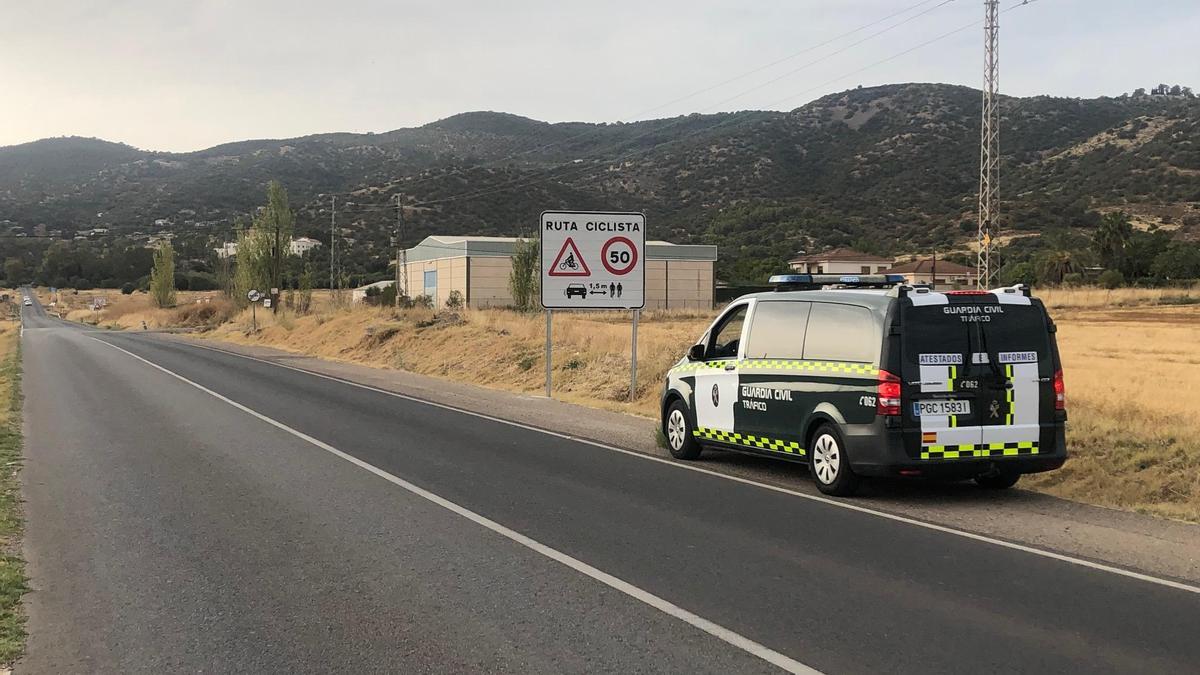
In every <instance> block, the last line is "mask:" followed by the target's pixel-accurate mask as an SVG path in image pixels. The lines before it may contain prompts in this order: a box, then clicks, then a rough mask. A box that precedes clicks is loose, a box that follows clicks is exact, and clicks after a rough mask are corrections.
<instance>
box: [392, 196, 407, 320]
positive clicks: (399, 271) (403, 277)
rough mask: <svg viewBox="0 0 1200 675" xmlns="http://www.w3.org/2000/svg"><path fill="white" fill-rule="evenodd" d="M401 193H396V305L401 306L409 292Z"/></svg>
mask: <svg viewBox="0 0 1200 675" xmlns="http://www.w3.org/2000/svg"><path fill="white" fill-rule="evenodd" d="M402 196H403V195H401V194H400V193H396V237H395V239H396V307H397V308H399V307H400V298H401V297H404V296H407V295H408V293H407V292H406V291H407V290H408V288H407V286H408V264H407V263H408V251H407V250H405V248H404V206H403V205H402V204H401V197H402Z"/></svg>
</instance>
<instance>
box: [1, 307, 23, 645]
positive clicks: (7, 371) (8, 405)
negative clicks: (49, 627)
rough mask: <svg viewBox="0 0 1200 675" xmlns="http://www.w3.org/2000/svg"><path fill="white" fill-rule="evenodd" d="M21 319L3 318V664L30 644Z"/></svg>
mask: <svg viewBox="0 0 1200 675" xmlns="http://www.w3.org/2000/svg"><path fill="white" fill-rule="evenodd" d="M19 335H20V324H19V323H16V322H12V321H7V320H3V322H2V323H0V664H11V663H12V662H13V661H15V660H16V658H17V657H18V656H20V654H21V650H22V649H23V648H24V644H25V617H24V615H23V614H22V613H21V596H22V595H23V594H24V593H25V591H26V590H28V586H27V585H26V578H25V562H24V560H22V558H21V488H20V483H19V481H18V478H17V472H18V471H19V470H20V467H21V355H20V351H19V350H20V342H19Z"/></svg>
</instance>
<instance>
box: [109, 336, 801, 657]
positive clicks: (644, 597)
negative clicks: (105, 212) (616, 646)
mask: <svg viewBox="0 0 1200 675" xmlns="http://www.w3.org/2000/svg"><path fill="white" fill-rule="evenodd" d="M91 339H93V340H95V341H96V342H99V343H101V344H104V345H107V346H109V347H112V348H113V349H116V350H117V351H119V352H123V353H124V354H126V355H128V356H131V357H133V358H135V359H137V360H138V361H141V362H142V363H145V364H146V365H148V366H151V367H153V368H155V369H157V370H160V371H162V372H164V373H166V374H167V375H170V376H171V377H174V378H175V379H177V380H179V381H181V382H184V383H186V384H189V385H191V386H193V387H195V388H196V389H199V390H200V391H202V392H204V393H206V394H208V395H209V396H212V397H213V398H216V399H218V400H220V401H222V402H224V403H228V404H229V405H231V406H233V407H234V408H237V409H238V410H241V411H242V412H244V413H246V414H248V415H251V416H252V417H255V418H257V419H259V420H261V421H263V422H266V423H267V424H270V425H271V426H273V427H275V428H277V429H281V430H283V431H286V432H287V433H289V434H291V435H293V436H295V437H296V438H299V439H301V440H303V441H306V442H308V443H311V444H312V445H315V446H316V447H318V448H320V449H322V450H324V451H326V452H328V453H330V454H332V455H335V456H337V457H339V458H341V459H344V460H346V461H347V462H350V463H351V464H353V465H355V466H357V467H359V468H361V469H365V470H367V471H370V472H371V473H373V474H375V475H376V476H379V477H380V478H382V479H384V480H386V481H388V482H389V483H392V484H394V485H397V486H399V487H401V488H404V489H405V490H407V491H409V492H411V493H413V494H414V495H417V496H418V497H421V498H423V499H426V500H428V501H430V502H433V503H434V504H437V505H438V506H440V507H442V508H444V509H446V510H447V511H450V512H452V513H454V514H456V515H459V516H461V517H463V518H466V519H467V520H469V521H471V522H473V523H475V524H477V525H481V526H483V527H485V528H487V529H489V530H491V531H492V532H495V533H496V534H499V535H500V536H502V537H504V538H506V539H509V540H511V541H514V542H516V543H518V544H520V545H522V546H524V547H526V548H528V549H530V550H532V551H534V552H536V553H540V554H541V555H543V556H545V557H547V558H549V559H551V560H553V561H555V562H558V563H560V564H562V565H565V566H567V567H569V568H571V569H573V570H575V571H576V572H579V573H580V574H583V575H585V576H588V577H591V578H592V579H595V580H596V581H599V582H600V583H602V584H604V585H605V586H608V587H610V588H612V589H615V590H618V591H620V592H622V593H624V594H625V595H628V596H629V597H631V598H633V599H635V600H638V601H640V602H643V603H645V604H647V605H649V606H651V607H653V608H654V609H657V610H658V611H660V612H662V613H664V614H667V615H668V616H672V617H675V618H676V619H679V620H680V621H683V622H684V623H686V624H688V625H690V626H693V627H695V628H699V629H700V630H702V631H704V632H705V633H708V634H709V635H712V636H713V637H715V638H717V639H719V640H722V641H724V642H726V643H728V644H730V645H732V646H734V647H737V648H738V649H741V650H742V651H744V652H746V653H748V654H750V655H752V656H756V657H758V658H760V659H762V660H764V661H766V662H768V663H770V664H772V665H774V666H777V667H779V668H781V669H783V670H785V671H787V672H790V673H806V674H812V675H820V672H821V671H819V670H816V669H814V668H810V667H809V666H806V665H804V664H803V663H800V662H799V661H796V660H794V659H792V658H790V657H788V656H785V655H783V654H780V653H779V652H777V651H775V650H773V649H771V648H769V647H766V646H764V645H761V644H759V643H757V642H755V641H753V640H751V639H750V638H747V637H745V636H743V635H741V634H739V633H735V632H733V631H732V630H729V629H728V628H725V627H724V626H721V625H720V624H717V623H714V622H712V621H709V620H708V619H705V618H704V617H702V616H699V615H696V614H693V613H691V612H689V611H688V610H686V609H683V608H682V607H680V606H678V605H676V604H674V603H672V602H670V601H668V600H664V599H663V598H660V597H658V596H657V595H654V594H653V593H651V592H649V591H646V590H643V589H641V588H639V587H637V586H634V585H633V584H631V583H629V582H627V581H624V580H623V579H620V578H618V577H615V576H613V575H611V574H609V573H607V572H605V571H603V570H600V569H597V568H595V567H592V566H591V565H589V564H587V563H585V562H583V561H582V560H579V559H577V558H573V557H571V556H569V555H567V554H566V553H563V552H562V551H559V550H557V549H554V548H550V547H549V546H546V545H545V544H543V543H541V542H539V541H537V540H536V539H532V538H530V537H527V536H525V535H523V534H521V533H520V532H517V531H516V530H512V529H509V528H507V527H505V526H503V525H501V524H500V523H497V522H496V521H494V520H492V519H490V518H487V517H486V516H482V515H479V514H478V513H475V512H474V511H471V510H470V509H467V508H465V507H463V506H459V505H458V504H456V503H454V502H452V501H450V500H448V499H446V498H444V497H440V496H438V495H436V494H434V493H432V492H430V491H429V490H426V489H424V488H422V487H418V486H417V485H414V484H412V483H410V482H408V481H406V480H404V479H403V478H400V477H399V476H396V475H393V474H391V473H388V472H387V471H384V470H383V469H380V468H379V467H377V466H374V465H373V464H368V463H367V462H364V461H362V460H361V459H359V458H357V457H354V456H353V455H349V454H346V453H344V452H342V451H341V450H338V449H337V448H335V447H333V446H332V445H329V444H328V443H326V442H324V441H321V440H318V439H316V438H313V437H312V436H309V435H308V434H306V433H304V432H302V431H299V430H297V429H293V428H292V427H289V426H288V425H286V424H284V423H283V422H280V421H278V420H275V419H273V418H271V417H267V416H266V415H263V414H262V413H260V412H257V411H255V410H252V409H250V408H248V407H246V406H244V405H242V404H241V403H238V402H237V401H234V400H233V399H230V398H226V397H225V396H222V395H221V394H219V393H217V392H215V391H213V390H212V389H209V388H208V387H205V386H204V385H202V384H199V383H197V382H193V381H192V380H189V379H188V378H186V377H184V376H182V375H180V374H179V373H176V372H174V371H172V370H168V369H166V368H164V367H162V366H160V365H158V364H157V363H154V362H153V361H149V360H147V359H144V358H142V357H140V356H138V355H137V354H134V353H133V352H130V351H128V350H125V349H122V348H120V347H118V346H116V345H114V344H112V343H111V342H107V341H105V340H101V339H99V338H94V337H93V338H91Z"/></svg>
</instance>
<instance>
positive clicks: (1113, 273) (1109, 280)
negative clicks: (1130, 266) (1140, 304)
mask: <svg viewBox="0 0 1200 675" xmlns="http://www.w3.org/2000/svg"><path fill="white" fill-rule="evenodd" d="M1096 281H1098V282H1099V283H1100V285H1101V286H1103V287H1105V288H1120V287H1121V286H1124V285H1125V275H1124V274H1121V272H1120V271H1119V270H1104V271H1103V272H1101V273H1100V276H1099V278H1097V279H1096Z"/></svg>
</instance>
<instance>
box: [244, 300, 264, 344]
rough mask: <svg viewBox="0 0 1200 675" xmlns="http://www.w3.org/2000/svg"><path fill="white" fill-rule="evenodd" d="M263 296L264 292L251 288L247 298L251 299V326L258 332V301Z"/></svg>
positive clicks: (253, 330)
mask: <svg viewBox="0 0 1200 675" xmlns="http://www.w3.org/2000/svg"><path fill="white" fill-rule="evenodd" d="M261 298H262V294H261V293H259V292H258V291H257V290H255V289H250V291H249V292H248V293H246V299H247V300H249V301H250V326H251V332H253V333H257V332H258V312H257V309H258V301H259V300H260V299H261Z"/></svg>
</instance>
